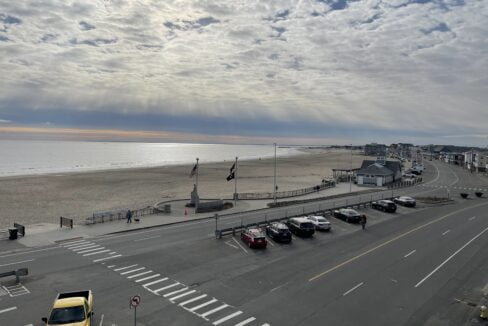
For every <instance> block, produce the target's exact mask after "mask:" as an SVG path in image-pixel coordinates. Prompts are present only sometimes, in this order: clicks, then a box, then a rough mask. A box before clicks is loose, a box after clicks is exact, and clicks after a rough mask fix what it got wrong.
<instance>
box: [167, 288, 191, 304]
mask: <svg viewBox="0 0 488 326" xmlns="http://www.w3.org/2000/svg"><path fill="white" fill-rule="evenodd" d="M195 292H197V290H191V291H188V292H185V293H182V294H179V295H177V296H176V297H172V298H171V299H169V301H171V302H175V300H178V299H181V298H183V297H186V296H187V295H190V294H192V293H195Z"/></svg>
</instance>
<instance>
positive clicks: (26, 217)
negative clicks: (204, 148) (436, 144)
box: [0, 149, 369, 229]
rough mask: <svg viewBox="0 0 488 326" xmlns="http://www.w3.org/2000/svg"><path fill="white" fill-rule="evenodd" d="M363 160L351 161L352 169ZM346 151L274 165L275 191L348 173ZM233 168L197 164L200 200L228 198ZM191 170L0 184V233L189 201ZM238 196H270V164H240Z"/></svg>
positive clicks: (43, 178) (324, 152) (32, 178)
mask: <svg viewBox="0 0 488 326" xmlns="http://www.w3.org/2000/svg"><path fill="white" fill-rule="evenodd" d="M363 159H369V158H368V157H365V156H363V155H360V154H359V153H354V155H353V167H359V166H360V164H361V162H362V160H363ZM350 161H351V154H350V152H349V151H344V150H343V151H340V150H335V151H332V150H324V149H314V150H305V151H304V153H303V155H297V156H291V157H280V158H278V160H277V185H278V187H279V189H278V191H286V190H295V189H300V188H306V187H311V186H314V185H317V184H320V182H321V180H322V179H323V178H324V177H328V176H331V175H332V168H349V166H350ZM232 163H233V162H221V163H209V164H206V163H205V162H202V161H200V164H199V170H200V172H199V181H198V184H199V186H198V188H199V189H198V192H199V195H200V198H202V199H205V198H213V199H219V198H232V194H233V192H234V181H233V180H232V181H229V182H227V181H226V177H227V176H228V174H229V169H230V167H231V165H232ZM192 166H193V165H180V166H166V167H156V168H137V169H124V170H108V171H98V172H84V173H70V174H53V175H39V176H22V177H8V178H0V207H1V209H0V229H4V228H7V227H11V226H12V225H13V223H14V222H17V223H20V224H23V225H30V224H36V223H58V222H59V217H60V216H64V217H68V218H73V219H75V223H83V222H84V221H85V219H86V217H88V216H91V215H92V214H93V212H99V211H108V210H115V209H124V208H131V209H137V208H143V207H147V206H152V205H153V204H155V203H157V202H160V201H164V200H171V199H185V198H189V197H190V192H191V191H192V189H193V184H194V182H195V180H194V178H190V177H189V174H190V171H191V168H192ZM237 174H238V179H237V191H238V192H272V191H273V175H274V159H263V160H252V161H239V162H238V171H237Z"/></svg>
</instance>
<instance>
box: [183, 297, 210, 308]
mask: <svg viewBox="0 0 488 326" xmlns="http://www.w3.org/2000/svg"><path fill="white" fill-rule="evenodd" d="M206 296H207V295H206V294H202V295H201V296H198V297H196V298H192V299H190V300H186V301H185V302H182V303H180V304H179V306H181V307H183V306H184V305H187V304H189V303H192V302H195V301H197V300H200V299H203V298H205V297H206Z"/></svg>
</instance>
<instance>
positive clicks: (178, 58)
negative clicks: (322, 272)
mask: <svg viewBox="0 0 488 326" xmlns="http://www.w3.org/2000/svg"><path fill="white" fill-rule="evenodd" d="M420 2H424V1H415V0H365V1H351V2H346V1H345V0H339V1H335V2H333V1H327V0H324V1H312V0H303V1H292V0H282V1H277V0H276V1H267V2H263V1H258V0H250V1H246V2H236V1H215V0H200V1H190V0H186V1H163V2H159V1H154V0H153V1H149V0H145V1H138V2H132V1H123V0H112V1H109V0H104V1H102V0H100V1H94V2H90V3H84V2H77V1H65V0H43V1H40V2H39V1H34V0H25V1H22V2H18V1H8V0H0V14H2V15H3V16H0V74H1V75H2V76H5V78H3V77H2V81H1V82H0V83H1V88H0V112H2V111H1V110H9V109H11V108H10V107H6V104H5V103H12V102H15V103H17V104H18V105H19V106H22V105H23V106H26V107H34V108H38V109H40V110H42V109H43V108H52V107H53V106H55V107H58V108H64V109H66V110H112V111H120V112H127V111H132V112H134V111H138V112H141V113H144V112H151V113H165V114H188V115H192V114H195V113H200V114H204V115H209V116H215V117H218V116H232V115H236V114H238V115H240V116H245V117H249V118H258V117H266V118H272V119H277V120H281V121H294V120H309V121H314V122H317V121H322V122H324V123H343V124H357V125H361V126H368V127H371V128H375V127H379V128H387V129H392V130H396V129H399V128H400V129H407V130H427V131H429V130H439V129H442V128H453V127H454V128H458V129H462V128H466V129H469V130H471V131H474V132H478V131H481V130H484V129H485V128H486V125H488V111H487V110H486V103H487V101H488V92H487V91H488V89H487V88H488V83H487V81H488V80H487V77H486V73H487V71H488V59H487V58H488V56H487V52H488V44H487V42H486V35H487V34H488V24H486V13H487V10H488V4H487V3H486V2H485V1H467V2H465V3H464V2H462V1H454V0H453V1H442V2H441V1H436V2H430V3H420ZM34 3H35V4H36V5H34ZM336 9H337V10H336ZM2 17H3V18H2ZM7 17H14V20H13V21H14V22H15V19H19V20H20V21H21V22H20V23H12V19H7ZM1 19H3V22H2V20H1ZM2 26H3V28H2ZM2 107H3V109H2ZM471 131H470V132H471Z"/></svg>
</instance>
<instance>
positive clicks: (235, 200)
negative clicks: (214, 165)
mask: <svg viewBox="0 0 488 326" xmlns="http://www.w3.org/2000/svg"><path fill="white" fill-rule="evenodd" d="M235 165H236V169H235V170H234V206H237V156H236V163H235Z"/></svg>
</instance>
